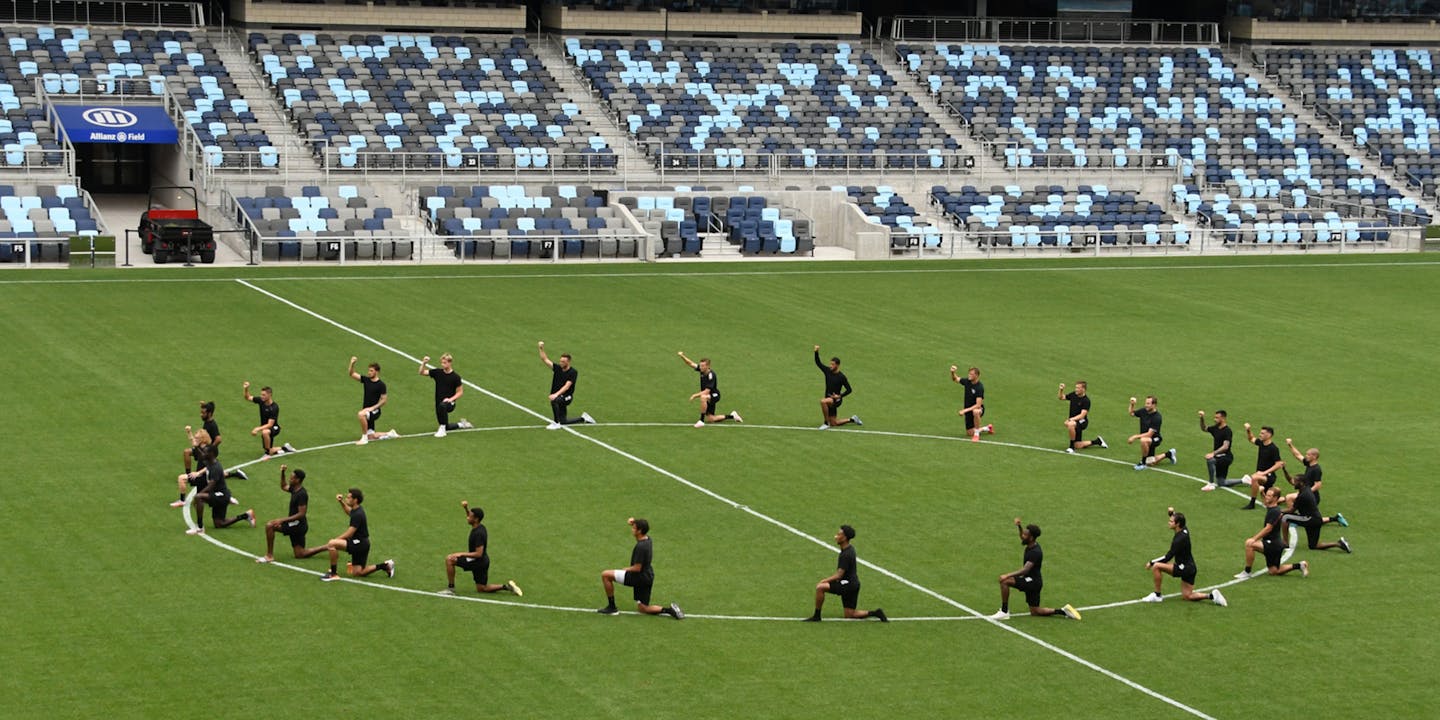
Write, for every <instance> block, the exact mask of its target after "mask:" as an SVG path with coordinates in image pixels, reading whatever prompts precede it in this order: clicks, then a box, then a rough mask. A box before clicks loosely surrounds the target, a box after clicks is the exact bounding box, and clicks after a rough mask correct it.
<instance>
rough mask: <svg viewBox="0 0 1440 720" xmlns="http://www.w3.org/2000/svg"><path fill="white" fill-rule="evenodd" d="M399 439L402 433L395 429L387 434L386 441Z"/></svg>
mask: <svg viewBox="0 0 1440 720" xmlns="http://www.w3.org/2000/svg"><path fill="white" fill-rule="evenodd" d="M398 437H400V433H398V432H395V428H390V432H387V433H385V439H386V440H394V439H395V438H398Z"/></svg>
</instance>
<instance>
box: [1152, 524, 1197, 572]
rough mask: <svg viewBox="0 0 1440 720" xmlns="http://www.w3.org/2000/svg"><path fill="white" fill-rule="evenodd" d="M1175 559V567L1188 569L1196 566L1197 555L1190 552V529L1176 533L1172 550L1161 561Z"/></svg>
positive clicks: (1171, 542) (1171, 543) (1171, 545)
mask: <svg viewBox="0 0 1440 720" xmlns="http://www.w3.org/2000/svg"><path fill="white" fill-rule="evenodd" d="M1171 560H1174V561H1175V567H1177V568H1179V567H1182V566H1183V567H1185V568H1187V569H1189V568H1194V567H1195V556H1194V555H1192V554H1191V553H1190V531H1189V530H1188V529H1186V530H1181V531H1180V532H1177V533H1175V537H1174V539H1172V540H1171V541H1170V552H1168V553H1165V557H1164V558H1162V559H1161V560H1160V561H1161V562H1169V561H1171Z"/></svg>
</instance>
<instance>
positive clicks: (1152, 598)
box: [1140, 593, 1165, 603]
mask: <svg viewBox="0 0 1440 720" xmlns="http://www.w3.org/2000/svg"><path fill="white" fill-rule="evenodd" d="M1140 602H1145V603H1161V602H1165V598H1163V597H1161V596H1159V595H1156V594H1155V593H1150V594H1149V595H1146V596H1145V597H1143V598H1140Z"/></svg>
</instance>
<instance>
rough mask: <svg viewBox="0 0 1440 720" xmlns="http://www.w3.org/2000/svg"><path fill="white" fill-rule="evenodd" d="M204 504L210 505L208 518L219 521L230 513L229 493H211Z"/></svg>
mask: <svg viewBox="0 0 1440 720" xmlns="http://www.w3.org/2000/svg"><path fill="white" fill-rule="evenodd" d="M205 504H206V505H209V506H210V519H211V520H212V521H214V522H220V521H221V520H224V519H225V516H226V515H229V514H230V493H216V494H213V495H211V496H210V499H209V500H206V501H205Z"/></svg>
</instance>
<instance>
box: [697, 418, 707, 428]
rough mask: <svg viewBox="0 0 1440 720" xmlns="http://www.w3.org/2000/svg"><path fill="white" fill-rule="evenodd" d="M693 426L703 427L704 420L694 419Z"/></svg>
mask: <svg viewBox="0 0 1440 720" xmlns="http://www.w3.org/2000/svg"><path fill="white" fill-rule="evenodd" d="M695 427H697V428H703V427H705V421H704V420H696V421H695Z"/></svg>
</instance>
